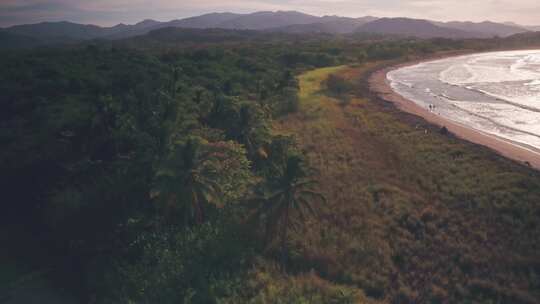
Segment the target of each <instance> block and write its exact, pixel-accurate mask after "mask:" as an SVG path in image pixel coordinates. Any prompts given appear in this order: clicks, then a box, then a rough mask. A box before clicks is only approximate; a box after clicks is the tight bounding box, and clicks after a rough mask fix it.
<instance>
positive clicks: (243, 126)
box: [235, 104, 270, 158]
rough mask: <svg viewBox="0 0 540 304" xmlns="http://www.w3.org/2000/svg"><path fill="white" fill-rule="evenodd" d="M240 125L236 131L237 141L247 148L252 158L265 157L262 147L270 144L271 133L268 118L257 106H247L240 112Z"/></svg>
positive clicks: (242, 107) (243, 106) (241, 108)
mask: <svg viewBox="0 0 540 304" xmlns="http://www.w3.org/2000/svg"><path fill="white" fill-rule="evenodd" d="M238 116H239V123H238V130H237V131H236V133H237V134H236V136H235V137H236V139H237V140H238V141H239V142H240V143H243V144H244V146H245V147H246V150H247V152H248V155H250V156H251V157H252V156H254V155H256V154H257V155H258V156H259V157H263V158H264V155H266V152H265V151H264V150H263V148H262V146H263V145H264V144H265V143H267V142H268V139H269V137H270V131H269V128H268V125H267V122H266V121H267V118H266V117H264V113H263V112H262V110H261V109H259V108H258V106H256V105H253V104H251V105H249V104H245V105H242V106H241V107H240V110H239V111H238Z"/></svg>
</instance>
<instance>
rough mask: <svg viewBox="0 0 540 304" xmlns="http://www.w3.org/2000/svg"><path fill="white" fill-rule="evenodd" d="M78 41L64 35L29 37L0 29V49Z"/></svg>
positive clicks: (26, 47) (27, 47)
mask: <svg viewBox="0 0 540 304" xmlns="http://www.w3.org/2000/svg"><path fill="white" fill-rule="evenodd" d="M79 41H80V40H74V39H70V38H66V37H47V38H38V37H30V36H26V35H20V34H15V33H11V32H8V31H5V30H0V50H13V49H29V48H35V47H39V46H48V45H59V44H67V43H75V42H79Z"/></svg>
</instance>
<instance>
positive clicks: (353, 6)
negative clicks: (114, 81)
mask: <svg viewBox="0 0 540 304" xmlns="http://www.w3.org/2000/svg"><path fill="white" fill-rule="evenodd" d="M261 10H272V11H275V10H298V11H302V12H305V13H310V14H314V15H341V16H350V17H361V16H366V15H372V16H377V17H398V16H400V17H412V18H423V19H433V20H441V21H449V20H471V21H484V20H492V21H499V22H503V21H514V22H517V23H521V24H525V25H537V24H540V0H230V1H227V0H152V1H150V0H0V26H1V27H4V26H9V25H14V24H22V23H36V22H41V21H60V20H67V21H72V22H79V23H92V24H98V25H113V24H117V23H120V22H122V23H127V24H132V23H136V22H138V21H141V20H143V19H147V18H150V19H155V20H160V21H168V20H172V19H177V18H184V17H189V16H194V15H200V14H203V13H208V12H224V11H229V12H237V13H248V12H254V11H261Z"/></svg>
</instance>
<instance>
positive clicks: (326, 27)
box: [0, 11, 540, 47]
mask: <svg viewBox="0 0 540 304" xmlns="http://www.w3.org/2000/svg"><path fill="white" fill-rule="evenodd" d="M168 27H175V28H189V29H210V28H219V29H230V30H257V31H272V32H284V33H292V34H301V33H328V34H350V33H355V32H367V33H378V34H389V35H405V36H413V37H419V38H432V37H442V38H490V37H493V36H500V37H506V36H510V35H513V34H517V33H523V32H528V31H536V30H540V27H533V26H531V27H527V26H521V25H518V24H514V23H495V22H489V21H485V22H481V23H474V22H436V21H429V20H419V19H410V18H376V17H370V16H367V17H361V18H348V17H339V16H323V17H318V16H313V15H308V14H304V13H301V12H296V11H277V12H256V13H251V14H235V13H211V14H205V15H201V16H196V17H190V18H185V19H177V20H172V21H168V22H160V21H155V20H144V21H141V22H139V23H137V24H133V25H126V24H118V25H116V26H112V27H100V26H96V25H84V24H78V23H72V22H66V21H63V22H43V23H37V24H25V25H16V26H12V27H9V28H4V29H0V42H2V43H1V44H4V45H5V44H6V42H5V41H10V42H11V43H15V44H21V45H31V46H33V45H40V44H46V43H49V42H51V41H54V42H57V41H68V42H69V41H81V40H90V39H122V38H128V37H133V36H138V35H144V34H147V33H149V32H150V31H154V30H158V29H162V28H168ZM1 46H2V45H0V47H1Z"/></svg>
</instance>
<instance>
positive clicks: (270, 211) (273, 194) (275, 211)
mask: <svg viewBox="0 0 540 304" xmlns="http://www.w3.org/2000/svg"><path fill="white" fill-rule="evenodd" d="M307 171H308V170H306V168H305V167H304V166H303V159H302V157H300V156H298V155H291V156H289V157H288V158H287V162H286V165H285V167H284V169H283V170H282V172H281V174H280V176H279V178H278V179H277V180H276V183H275V184H274V185H271V186H270V189H271V191H270V195H268V196H264V197H260V198H257V199H254V201H259V202H261V203H262V205H261V207H260V208H259V209H258V210H257V215H259V216H264V217H265V218H266V236H265V239H266V244H267V245H268V244H269V243H270V242H271V241H272V239H273V238H274V237H275V236H278V237H279V242H280V248H281V262H282V264H284V263H285V257H286V251H287V250H286V249H287V235H288V232H289V229H291V228H296V227H298V224H299V221H298V218H296V217H295V216H298V217H300V219H301V220H305V219H306V215H308V214H311V215H314V214H316V211H315V208H314V207H313V205H312V203H313V202H314V201H316V200H318V201H322V202H326V198H325V197H324V196H323V195H322V194H320V193H318V192H316V191H314V190H313V188H314V186H316V185H317V184H318V182H317V181H316V180H313V179H310V178H309V177H308V176H307Z"/></svg>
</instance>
